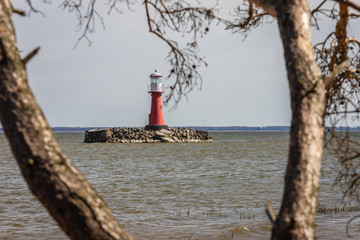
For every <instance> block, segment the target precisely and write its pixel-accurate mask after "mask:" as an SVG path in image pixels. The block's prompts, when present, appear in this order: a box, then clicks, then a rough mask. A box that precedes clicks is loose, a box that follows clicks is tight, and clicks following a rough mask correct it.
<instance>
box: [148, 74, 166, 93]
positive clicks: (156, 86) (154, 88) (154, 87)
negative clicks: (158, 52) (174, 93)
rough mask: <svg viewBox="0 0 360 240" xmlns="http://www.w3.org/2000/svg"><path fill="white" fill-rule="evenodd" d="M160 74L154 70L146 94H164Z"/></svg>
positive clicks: (163, 85)
mask: <svg viewBox="0 0 360 240" xmlns="http://www.w3.org/2000/svg"><path fill="white" fill-rule="evenodd" d="M161 77H162V75H161V73H158V72H157V71H156V70H155V72H154V73H152V74H151V75H150V84H149V87H148V88H149V90H148V92H149V93H150V92H164V91H165V84H164V83H162V80H161Z"/></svg>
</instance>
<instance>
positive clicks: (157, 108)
mask: <svg viewBox="0 0 360 240" xmlns="http://www.w3.org/2000/svg"><path fill="white" fill-rule="evenodd" d="M161 77H162V75H161V74H160V73H158V72H156V70H155V73H152V74H151V75H150V84H149V90H148V92H149V93H150V94H151V110H150V114H149V125H146V127H145V129H147V130H159V129H167V128H168V126H167V125H165V122H164V116H163V112H162V106H161V94H163V93H164V91H165V84H164V83H162V80H161Z"/></svg>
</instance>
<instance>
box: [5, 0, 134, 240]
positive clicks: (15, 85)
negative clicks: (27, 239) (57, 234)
mask: <svg viewBox="0 0 360 240" xmlns="http://www.w3.org/2000/svg"><path fill="white" fill-rule="evenodd" d="M11 14H12V9H11V7H10V2H9V0H3V1H0V29H1V30H2V34H0V56H1V59H0V120H1V123H2V126H3V128H4V132H5V134H6V136H7V138H8V140H9V144H10V146H11V150H12V152H13V154H14V156H15V158H16V160H17V163H18V165H19V167H20V170H21V172H22V174H23V177H24V179H25V181H26V182H27V184H28V186H29V188H30V190H31V192H32V193H33V194H34V195H35V196H36V197H37V198H38V199H39V200H40V202H41V203H42V204H43V205H44V206H45V207H46V208H47V210H48V211H49V213H50V215H51V216H52V217H53V218H54V219H55V220H56V222H57V223H58V224H59V225H60V227H61V228H62V229H63V230H64V232H65V233H66V234H67V235H68V236H69V237H70V238H71V239H98V240H100V239H109V240H115V239H123V240H125V239H127V240H129V239H132V238H131V236H130V235H129V234H128V233H127V232H126V231H125V230H124V229H122V228H121V227H120V226H119V224H118V223H117V221H116V219H115V218H114V216H113V215H112V214H111V212H110V209H109V208H108V206H107V205H106V203H105V202H104V201H103V200H102V198H101V197H100V196H99V195H98V193H97V192H96V191H95V189H94V188H93V187H92V186H91V185H90V184H89V183H88V182H87V181H86V179H85V177H84V176H83V175H82V174H81V173H80V172H79V171H78V170H77V169H76V168H75V167H74V166H73V165H72V164H71V163H70V161H69V160H68V159H67V158H66V156H65V155H64V154H63V153H62V152H61V149H60V147H59V145H58V143H57V141H56V139H55V136H54V133H53V132H52V130H51V129H50V127H49V125H48V123H47V121H46V119H45V117H44V114H43V113H42V110H41V109H40V107H39V105H38V104H37V103H36V101H35V98H34V96H33V94H32V92H31V90H30V88H29V86H28V83H27V76H26V69H25V65H24V64H23V61H22V60H21V59H20V56H19V53H18V50H17V46H16V42H15V34H14V28H13V23H12V20H11ZM37 50H38V49H35V50H34V51H32V53H30V54H29V55H28V56H27V57H26V58H25V60H24V61H25V62H27V61H28V60H29V59H31V57H32V56H34V55H35V54H36V52H37Z"/></svg>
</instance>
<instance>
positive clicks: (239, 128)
mask: <svg viewBox="0 0 360 240" xmlns="http://www.w3.org/2000/svg"><path fill="white" fill-rule="evenodd" d="M95 128H98V129H103V128H112V127H53V128H52V130H53V131H54V132H85V131H87V130H90V129H95ZM184 128H191V129H196V130H203V131H289V130H290V127H289V126H265V127H246V126H227V127H202V126H184ZM346 129H347V128H346V127H336V128H335V130H338V131H341V130H346ZM349 130H350V131H360V126H358V127H350V128H349ZM2 131H3V129H2V128H0V132H2Z"/></svg>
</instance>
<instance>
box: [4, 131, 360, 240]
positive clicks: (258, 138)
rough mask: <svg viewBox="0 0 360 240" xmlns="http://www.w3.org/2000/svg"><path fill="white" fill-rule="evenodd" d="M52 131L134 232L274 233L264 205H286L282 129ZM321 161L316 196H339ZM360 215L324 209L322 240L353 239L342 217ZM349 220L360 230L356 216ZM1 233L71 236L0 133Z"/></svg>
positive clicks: (169, 235)
mask: <svg viewBox="0 0 360 240" xmlns="http://www.w3.org/2000/svg"><path fill="white" fill-rule="evenodd" d="M56 135H57V138H58V141H59V143H60V145H61V146H62V148H63V151H64V152H65V154H66V155H67V156H68V157H69V158H70V160H71V161H72V163H73V164H74V165H75V166H76V167H77V168H78V169H80V171H81V172H83V173H84V175H85V176H86V177H87V179H88V180H89V182H90V183H92V184H93V185H94V186H95V188H96V190H97V191H98V192H99V193H100V194H101V195H102V197H103V198H104V199H105V201H106V202H107V203H108V205H109V206H110V208H111V209H112V212H113V214H114V215H115V216H116V218H117V219H118V220H119V222H120V223H121V224H122V225H123V226H124V227H125V228H126V229H127V230H128V231H129V232H130V233H131V234H132V235H133V236H134V237H135V238H136V239H145V240H147V239H149V240H152V239H153V240H155V239H156V240H158V239H164V240H165V239H214V240H215V239H269V236H270V224H269V221H268V219H267V217H266V216H265V214H264V205H265V204H266V203H267V202H269V203H271V204H272V206H273V207H274V208H275V209H276V211H277V210H278V208H279V205H280V201H281V197H282V190H283V176H284V171H285V167H286V160H287V149H288V134H287V133H286V132H210V135H211V136H212V137H213V138H214V142H213V143H184V144H182V143H177V144H171V143H170V144H139V143H132V144H104V143H93V144H85V143H82V141H83V136H84V133H56ZM322 166H323V167H322V180H321V186H320V202H322V203H326V204H341V196H342V195H341V193H340V191H339V189H338V188H337V187H333V186H332V185H333V181H334V178H335V176H336V168H337V164H336V160H335V159H333V158H332V157H331V156H327V155H326V154H325V156H324V160H323V165H322ZM357 214H360V213H359V212H355V213H354V212H352V213H337V214H335V213H328V214H319V215H318V217H317V237H318V239H347V238H350V237H348V236H347V235H346V229H345V227H346V223H347V221H348V220H349V219H350V218H351V217H354V216H356V215H357ZM352 227H355V228H354V229H353V230H352V232H351V233H352V234H355V232H356V231H360V229H359V222H357V225H354V226H352ZM358 237H359V235H358V236H357V237H356V238H358ZM0 239H67V237H66V236H65V235H64V234H63V233H62V231H61V230H60V229H59V227H58V226H57V224H56V223H55V222H54V220H52V218H51V217H50V216H49V215H48V213H47V212H46V210H44V209H43V207H42V206H41V204H40V203H39V202H38V201H37V200H36V198H35V197H34V196H32V195H31V194H30V193H29V191H28V189H27V186H26V184H25V182H24V180H23V178H22V176H21V175H20V172H19V169H18V166H17V165H16V162H15V160H14V158H13V156H12V154H11V152H10V150H9V147H8V143H7V141H6V138H5V136H4V134H3V133H0Z"/></svg>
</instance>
